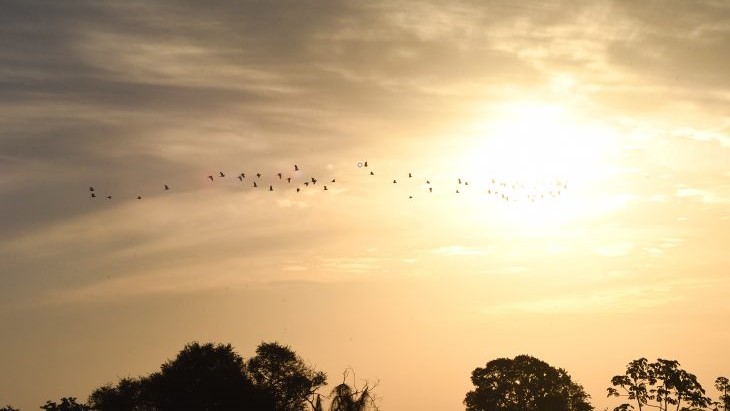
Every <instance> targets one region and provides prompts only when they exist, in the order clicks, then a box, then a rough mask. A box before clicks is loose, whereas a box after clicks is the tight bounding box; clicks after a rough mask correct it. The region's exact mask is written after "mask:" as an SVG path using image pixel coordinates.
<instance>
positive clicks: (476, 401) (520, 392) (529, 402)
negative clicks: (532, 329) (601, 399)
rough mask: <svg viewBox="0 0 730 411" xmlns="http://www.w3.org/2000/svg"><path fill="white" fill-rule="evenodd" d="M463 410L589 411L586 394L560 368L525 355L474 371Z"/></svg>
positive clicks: (589, 406) (488, 364)
mask: <svg viewBox="0 0 730 411" xmlns="http://www.w3.org/2000/svg"><path fill="white" fill-rule="evenodd" d="M471 381H472V383H473V384H474V386H475V387H476V388H475V389H474V390H473V391H469V392H468V393H467V394H466V398H465V399H464V404H465V405H466V407H467V408H466V409H467V411H590V410H592V409H593V406H592V405H591V404H590V403H589V402H588V398H589V396H588V394H586V393H585V391H584V390H583V387H582V386H580V385H579V384H577V383H575V382H573V381H572V380H571V378H570V376H569V375H568V373H567V372H566V371H565V370H563V369H562V368H554V367H552V366H550V365H549V364H547V363H546V362H544V361H541V360H539V359H537V358H535V357H531V356H528V355H519V356H517V357H515V358H514V359H509V358H499V359H496V360H492V361H490V362H488V363H487V365H486V366H485V367H484V368H476V369H475V370H474V371H473V372H472V375H471Z"/></svg>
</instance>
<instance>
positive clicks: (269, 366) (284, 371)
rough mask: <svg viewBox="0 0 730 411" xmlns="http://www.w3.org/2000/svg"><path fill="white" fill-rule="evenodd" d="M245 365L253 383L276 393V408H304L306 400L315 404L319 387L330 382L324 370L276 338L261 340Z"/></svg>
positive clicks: (291, 410)
mask: <svg viewBox="0 0 730 411" xmlns="http://www.w3.org/2000/svg"><path fill="white" fill-rule="evenodd" d="M246 369H247V371H248V375H249V378H250V379H251V381H252V382H253V383H254V385H255V386H256V387H258V388H259V389H262V390H263V391H266V392H268V393H270V394H271V395H272V396H273V400H274V404H275V409H276V410H277V411H302V410H304V409H305V408H306V405H307V404H310V405H311V406H312V407H315V405H316V404H315V400H316V398H317V395H316V391H317V389H318V388H319V387H321V386H323V385H325V384H326V383H327V376H326V375H325V374H324V373H323V372H319V371H316V370H315V369H314V368H312V367H309V366H307V365H306V364H305V363H304V361H303V360H302V359H301V358H300V357H299V356H297V355H296V353H294V351H292V350H291V348H289V347H287V346H284V345H281V344H279V343H276V342H273V343H261V344H260V345H259V346H258V348H257V349H256V356H255V357H252V358H250V359H249V360H248V362H247V364H246Z"/></svg>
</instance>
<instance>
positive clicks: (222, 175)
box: [218, 171, 226, 177]
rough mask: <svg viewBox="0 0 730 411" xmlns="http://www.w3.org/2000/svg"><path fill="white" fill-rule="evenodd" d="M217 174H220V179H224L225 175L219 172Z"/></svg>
mask: <svg viewBox="0 0 730 411" xmlns="http://www.w3.org/2000/svg"><path fill="white" fill-rule="evenodd" d="M218 174H220V176H221V177H225V176H226V175H225V174H223V172H222V171H219V172H218Z"/></svg>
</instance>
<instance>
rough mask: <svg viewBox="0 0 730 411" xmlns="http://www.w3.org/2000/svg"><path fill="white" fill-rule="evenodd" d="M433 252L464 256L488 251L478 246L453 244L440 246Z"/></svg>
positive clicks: (482, 253)
mask: <svg viewBox="0 0 730 411" xmlns="http://www.w3.org/2000/svg"><path fill="white" fill-rule="evenodd" d="M431 252H432V253H434V254H438V255H445V256H463V255H484V254H486V252H485V251H484V250H480V249H477V248H470V247H464V246H460V245H451V246H446V247H439V248H435V249H433V250H431Z"/></svg>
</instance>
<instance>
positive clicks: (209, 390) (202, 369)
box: [89, 342, 274, 411]
mask: <svg viewBox="0 0 730 411" xmlns="http://www.w3.org/2000/svg"><path fill="white" fill-rule="evenodd" d="M89 404H91V405H92V406H93V408H94V410H96V411H122V410H124V411H179V410H205V411H218V410H220V411H231V410H256V411H259V410H260V411H274V402H273V397H271V396H270V395H269V394H268V393H267V392H266V391H263V390H261V389H258V388H257V387H255V386H254V385H253V383H252V382H251V381H250V380H249V379H248V376H247V374H246V370H245V363H244V361H243V358H241V357H240V356H239V355H238V354H236V353H235V352H234V351H233V348H232V347H231V345H230V344H229V345H223V344H217V345H216V344H212V343H207V344H202V345H201V344H199V343H197V342H194V343H190V344H187V345H186V346H185V347H184V348H183V349H182V351H180V353H179V354H178V355H177V357H176V358H175V359H174V360H172V361H168V362H166V363H164V364H162V366H161V367H160V371H159V372H156V373H153V374H151V375H149V376H147V377H141V378H139V379H131V378H125V379H122V380H120V381H119V383H118V384H117V385H116V386H113V385H105V386H103V387H100V388H97V389H96V390H94V392H92V394H91V396H90V397H89Z"/></svg>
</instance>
